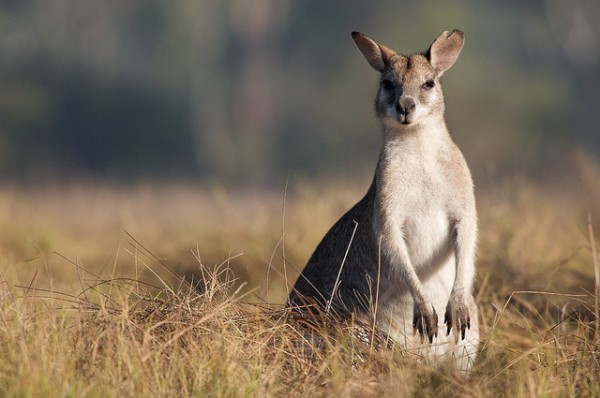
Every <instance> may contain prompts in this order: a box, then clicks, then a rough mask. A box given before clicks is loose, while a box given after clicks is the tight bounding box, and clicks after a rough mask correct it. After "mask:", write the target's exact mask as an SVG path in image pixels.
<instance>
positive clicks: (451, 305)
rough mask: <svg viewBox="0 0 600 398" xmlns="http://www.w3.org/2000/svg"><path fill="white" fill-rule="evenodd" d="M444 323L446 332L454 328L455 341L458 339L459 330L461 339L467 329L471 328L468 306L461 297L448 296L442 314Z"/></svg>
mask: <svg viewBox="0 0 600 398" xmlns="http://www.w3.org/2000/svg"><path fill="white" fill-rule="evenodd" d="M444 324H445V325H446V327H447V331H446V333H447V334H448V335H450V331H451V330H452V328H454V332H455V333H456V341H458V333H459V331H460V336H461V339H462V340H464V339H465V334H466V332H467V329H471V317H470V316H469V308H468V307H467V302H466V300H465V299H464V298H463V297H454V295H452V296H451V297H450V301H448V305H447V306H446V313H445V315H444Z"/></svg>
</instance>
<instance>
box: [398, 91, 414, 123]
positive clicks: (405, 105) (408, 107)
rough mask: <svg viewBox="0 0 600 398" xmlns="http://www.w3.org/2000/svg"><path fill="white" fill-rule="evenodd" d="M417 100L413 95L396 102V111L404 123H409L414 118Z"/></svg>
mask: <svg viewBox="0 0 600 398" xmlns="http://www.w3.org/2000/svg"><path fill="white" fill-rule="evenodd" d="M416 106H417V105H416V103H415V100H414V99H413V98H412V97H401V98H400V99H399V100H398V102H397V103H396V112H398V118H399V119H400V122H401V123H402V124H408V123H410V122H411V121H412V120H411V119H412V117H411V116H412V113H414V111H415V108H416Z"/></svg>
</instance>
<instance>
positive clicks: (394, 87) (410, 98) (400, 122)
mask: <svg viewBox="0 0 600 398" xmlns="http://www.w3.org/2000/svg"><path fill="white" fill-rule="evenodd" d="M352 38H353V39H354V42H355V43H356V45H357V46H358V49H359V50H360V51H361V52H362V54H363V56H364V57H365V58H366V60H367V62H368V63H369V65H371V67H373V69H375V70H376V71H378V72H379V73H381V81H380V84H379V91H378V92H377V97H376V99H375V110H376V113H377V117H378V118H379V119H380V120H381V122H382V123H383V124H384V126H387V127H390V128H398V127H408V126H415V125H418V124H419V123H420V122H422V121H423V120H425V119H427V118H428V117H432V116H433V117H442V116H443V114H444V95H443V94H442V88H441V86H440V81H439V79H440V77H441V76H442V75H443V73H444V72H445V71H446V70H448V69H449V68H450V67H451V66H452V65H453V64H454V62H455V61H456V59H457V58H458V54H459V53H460V50H461V48H462V46H463V43H464V35H463V33H462V32H461V31H460V30H457V29H455V30H453V31H452V32H450V33H449V32H443V33H442V34H441V35H439V36H438V38H437V39H435V41H434V42H433V44H431V46H430V47H429V49H428V50H427V51H425V52H424V53H422V54H413V55H408V56H405V55H400V54H397V53H396V52H394V51H393V50H391V49H389V48H388V47H386V46H384V45H382V44H379V43H377V42H375V41H374V40H372V39H370V38H368V37H367V36H365V35H363V34H362V33H359V32H352Z"/></svg>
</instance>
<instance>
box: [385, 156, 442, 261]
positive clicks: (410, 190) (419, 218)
mask: <svg viewBox="0 0 600 398" xmlns="http://www.w3.org/2000/svg"><path fill="white" fill-rule="evenodd" d="M434 166H435V165H434ZM384 173H385V176H382V178H381V180H380V181H381V184H380V186H379V190H378V193H377V206H378V211H377V213H378V216H379V218H380V222H379V223H378V225H379V227H380V231H378V232H379V234H380V235H381V236H382V237H383V241H384V242H386V244H388V245H398V244H402V245H405V246H406V250H407V254H408V256H409V257H410V260H411V263H412V265H413V267H414V268H415V269H417V270H419V269H422V268H429V269H431V268H436V266H437V265H439V263H441V262H443V261H445V260H446V259H447V257H448V256H449V255H450V254H451V248H452V246H451V233H452V228H453V225H452V220H451V218H450V215H449V211H448V210H449V206H448V201H449V200H448V197H447V196H448V189H447V188H448V187H447V183H446V182H445V181H444V179H443V175H444V174H443V173H440V172H439V170H436V169H435V167H432V168H431V169H429V170H428V169H427V168H425V167H423V166H422V165H421V164H420V163H416V164H411V163H410V162H403V163H400V162H399V164H397V165H388V166H387V168H386V169H385V171H384ZM383 177H385V178H383Z"/></svg>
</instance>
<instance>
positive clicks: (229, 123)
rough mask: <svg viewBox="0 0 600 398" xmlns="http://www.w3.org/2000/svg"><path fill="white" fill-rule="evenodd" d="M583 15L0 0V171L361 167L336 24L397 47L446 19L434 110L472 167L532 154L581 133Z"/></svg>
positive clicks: (592, 53)
mask: <svg viewBox="0 0 600 398" xmlns="http://www.w3.org/2000/svg"><path fill="white" fill-rule="evenodd" d="M565 7H566V8H565ZM597 14H598V9H597V7H592V6H590V5H589V4H588V3H586V2H582V3H577V5H573V6H572V7H569V6H562V5H560V4H557V3H556V2H535V3H528V2H514V1H513V2H501V3H497V2H484V3H468V2H452V3H450V2H445V1H433V2H409V3H398V2H397V1H391V0H388V1H381V2H377V3H376V4H374V3H373V4H371V3H364V4H363V3H355V4H352V5H350V4H348V3H347V2H343V1H341V0H338V1H331V2H321V1H305V2H288V1H264V2H235V1H223V2H208V1H203V2H197V1H191V0H189V1H187V0H186V1H181V2H166V1H161V0H151V1H139V0H135V1H128V2H126V3H124V4H121V3H118V4H117V3H114V4H113V3H103V2H78V1H63V2H43V1H29V2H25V1H23V2H7V3H4V5H3V6H2V7H1V8H0V21H2V23H0V59H2V62H0V118H1V120H2V125H1V126H0V144H1V145H0V147H1V150H0V166H1V173H0V174H1V175H2V176H3V177H4V178H5V179H6V178H10V179H17V178H25V177H29V178H31V177H33V176H37V177H33V179H34V180H35V179H36V178H37V179H38V180H39V179H40V178H43V177H41V176H48V175H50V176H54V177H58V178H69V176H81V175H90V174H91V175H96V176H103V177H107V176H113V177H127V176H128V177H144V178H155V177H157V176H158V177H163V178H164V177H170V176H173V175H177V176H179V177H180V178H181V177H192V176H202V177H204V178H207V179H215V178H219V179H221V180H237V181H246V182H248V181H250V182H256V181H280V179H281V178H282V177H284V176H285V175H287V173H288V172H289V171H291V172H292V173H294V174H300V175H304V174H308V175H312V174H316V173H328V172H335V173H339V172H347V171H352V172H355V171H358V170H365V169H369V168H370V165H371V164H372V163H373V159H374V157H375V156H376V151H377V147H378V145H379V126H378V125H377V123H376V121H375V120H374V117H373V115H372V111H371V108H372V98H373V96H374V90H375V82H376V76H375V75H374V74H373V72H372V71H371V70H370V68H368V66H366V65H365V64H364V62H363V60H362V59H361V57H360V56H359V54H358V53H357V52H356V49H355V48H354V46H353V44H352V42H351V40H350V38H349V32H350V31H352V30H362V31H364V32H365V33H368V34H369V35H370V36H372V37H374V38H376V39H378V40H380V41H382V42H384V43H386V44H389V45H390V46H391V47H392V48H395V49H397V50H399V51H401V52H413V51H422V50H424V49H425V48H426V47H427V46H428V45H429V44H430V43H431V41H432V40H433V38H434V37H436V36H437V34H439V32H440V31H442V30H446V29H451V28H454V27H460V28H461V29H462V30H464V31H465V32H466V45H465V49H464V51H463V54H462V55H461V59H460V60H459V61H458V63H457V64H456V66H455V67H454V68H453V69H452V70H451V71H449V72H448V74H447V77H445V79H444V84H445V91H446V98H447V109H448V121H449V125H450V128H451V131H453V132H454V135H455V138H456V140H457V141H458V142H459V144H460V145H461V147H462V148H464V152H465V153H466V155H467V158H468V159H469V161H470V163H471V164H472V165H474V166H475V167H474V169H475V170H476V173H475V174H476V176H477V177H478V178H480V177H481V175H480V174H479V173H478V172H477V170H479V169H481V168H483V167H486V168H489V167H493V168H495V169H497V170H500V171H501V172H502V173H505V172H507V171H511V170H517V169H518V170H523V169H525V170H527V169H531V168H535V165H537V164H539V162H540V161H542V160H544V158H550V159H553V161H554V162H556V151H554V150H550V151H549V150H547V148H564V147H565V146H568V145H572V143H573V141H579V142H580V143H584V144H591V145H596V144H597V140H596V139H595V138H594V137H596V136H597V134H596V130H595V127H594V126H597V124H596V123H595V120H596V118H597V116H595V115H596V114H597V112H594V111H592V110H594V109H597V107H598V105H599V100H598V99H599V96H598V94H597V93H598V92H600V90H598V89H597V88H598V87H597V83H598V79H592V76H594V73H595V72H594V71H595V70H597V69H598V68H597V67H598V62H599V60H600V56H599V55H598V48H599V47H598V46H597V45H595V44H594V43H597V42H598V40H600V39H599V37H600V36H599V35H598V32H597V31H596V30H594V28H593V26H592V25H591V21H592V22H593V21H595V19H594V18H595V16H597ZM582 18H583V19H582ZM583 76H588V79H584V78H583ZM582 115H585V116H583V117H582ZM574 138H575V139H574ZM596 148H597V145H596ZM545 169H547V167H545Z"/></svg>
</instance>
